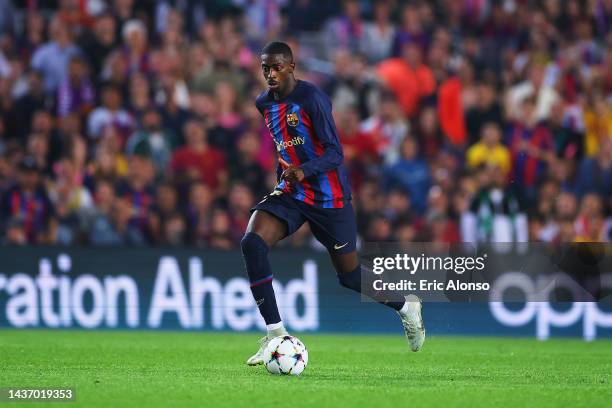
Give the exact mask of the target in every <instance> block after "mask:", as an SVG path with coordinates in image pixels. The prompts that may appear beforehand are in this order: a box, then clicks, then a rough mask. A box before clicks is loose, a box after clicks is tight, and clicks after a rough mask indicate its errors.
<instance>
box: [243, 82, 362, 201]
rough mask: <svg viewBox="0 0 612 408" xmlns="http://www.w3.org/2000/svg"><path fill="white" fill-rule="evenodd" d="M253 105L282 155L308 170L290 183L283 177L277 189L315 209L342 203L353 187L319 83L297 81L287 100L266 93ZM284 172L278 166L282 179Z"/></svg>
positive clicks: (289, 161) (325, 96)
mask: <svg viewBox="0 0 612 408" xmlns="http://www.w3.org/2000/svg"><path fill="white" fill-rule="evenodd" d="M255 105H256V106H257V109H259V112H261V114H262V115H263V117H264V119H265V121H266V126H267V127H268V129H269V130H270V134H271V135H272V138H273V139H274V143H275V144H276V150H277V153H278V155H279V158H281V159H283V160H284V161H285V162H286V163H287V164H289V165H295V166H299V167H300V168H301V169H302V170H303V171H304V176H305V178H304V180H303V182H301V183H299V184H296V185H291V186H290V185H288V183H287V182H285V181H284V180H283V181H279V183H278V184H277V186H276V188H275V190H281V191H283V192H286V193H290V194H291V196H292V197H293V198H295V199H296V200H300V201H303V202H305V203H306V204H310V205H313V206H316V207H322V208H342V207H344V204H345V203H346V201H348V200H350V198H351V191H350V187H349V183H348V179H347V173H346V170H345V168H344V165H343V164H342V160H343V158H344V155H343V153H342V145H341V144H340V139H339V138H338V131H337V130H336V125H335V123H334V119H333V117H332V106H331V101H330V100H329V98H328V97H327V95H325V94H324V93H323V92H322V91H321V90H320V89H319V88H317V87H316V86H315V85H313V84H311V83H309V82H306V81H302V80H298V81H297V85H296V86H295V88H294V89H293V91H291V93H290V94H289V95H287V96H286V97H285V98H283V99H281V100H277V101H275V100H274V98H273V97H272V95H271V93H270V91H266V92H263V93H262V94H261V95H259V96H258V97H257V100H256V101H255ZM282 170H283V169H282V167H281V165H280V164H279V166H278V167H277V173H278V176H279V178H280V174H281V173H282Z"/></svg>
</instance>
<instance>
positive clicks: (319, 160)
mask: <svg viewBox="0 0 612 408" xmlns="http://www.w3.org/2000/svg"><path fill="white" fill-rule="evenodd" d="M304 110H305V111H306V113H307V114H308V116H309V117H310V119H311V122H312V127H313V130H314V132H315V135H316V137H317V138H318V139H319V141H320V143H321V146H322V147H323V154H322V155H320V156H318V157H316V158H314V159H311V160H309V161H307V162H306V163H303V164H302V165H301V166H300V168H301V169H302V170H303V171H304V176H305V177H310V176H314V175H316V174H319V173H326V172H328V171H329V170H333V169H335V168H337V167H338V166H340V165H341V164H342V160H343V159H344V154H343V152H342V147H341V145H340V138H339V137H338V131H337V130H336V124H335V122H334V118H333V117H332V105H331V101H330V100H329V98H328V97H327V96H326V95H325V94H323V93H322V92H320V91H315V92H313V93H312V97H311V98H310V103H309V104H307V105H306V106H305V109H304Z"/></svg>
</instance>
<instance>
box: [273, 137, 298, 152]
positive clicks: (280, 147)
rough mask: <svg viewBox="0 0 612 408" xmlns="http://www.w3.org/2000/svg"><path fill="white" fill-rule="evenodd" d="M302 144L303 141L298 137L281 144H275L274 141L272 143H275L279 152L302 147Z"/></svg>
mask: <svg viewBox="0 0 612 408" xmlns="http://www.w3.org/2000/svg"><path fill="white" fill-rule="evenodd" d="M304 142H305V139H304V138H303V137H299V136H296V137H294V138H293V139H291V140H283V141H282V142H277V141H276V140H275V141H274V143H276V150H277V151H279V152H280V151H281V150H285V149H286V148H288V147H292V146H298V145H303V144H304Z"/></svg>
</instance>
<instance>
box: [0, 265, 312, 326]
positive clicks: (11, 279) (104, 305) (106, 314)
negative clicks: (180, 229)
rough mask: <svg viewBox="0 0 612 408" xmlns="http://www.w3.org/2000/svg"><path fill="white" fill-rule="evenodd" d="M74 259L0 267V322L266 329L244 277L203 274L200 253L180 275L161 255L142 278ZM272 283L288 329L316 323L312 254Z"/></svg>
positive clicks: (52, 324) (4, 323) (177, 269)
mask: <svg viewBox="0 0 612 408" xmlns="http://www.w3.org/2000/svg"><path fill="white" fill-rule="evenodd" d="M72 263H73V262H72V259H71V257H70V256H69V255H66V254H60V255H59V256H57V258H55V259H51V258H41V259H40V260H39V261H38V271H37V274H36V275H35V276H31V275H29V274H25V273H22V272H17V273H14V274H6V273H0V313H1V315H0V323H1V325H6V324H8V325H9V326H13V327H39V326H44V327H84V328H113V327H119V326H124V327H129V328H153V329H154V328H162V327H164V320H172V321H173V322H176V323H177V324H178V326H179V327H180V328H184V329H202V328H208V329H218V330H221V329H231V330H249V329H255V328H260V329H262V328H265V322H264V321H263V319H262V318H261V317H260V315H259V311H258V309H257V306H256V304H255V301H254V300H253V297H252V295H251V290H250V286H249V282H248V280H247V279H246V278H244V277H232V278H230V279H229V280H227V281H225V282H222V281H221V280H220V279H219V278H217V277H215V276H211V274H210V273H214V271H208V272H210V273H205V271H204V268H203V264H202V260H201V259H200V258H199V257H192V258H189V260H188V271H186V272H187V273H186V274H183V273H181V269H180V267H179V262H178V259H177V258H176V257H174V256H162V257H160V258H159V260H158V262H157V268H156V270H152V271H150V273H151V274H150V275H147V274H144V275H139V276H140V278H137V277H136V276H132V275H107V276H95V275H92V274H89V273H80V271H76V270H73V265H72ZM143 276H144V278H143ZM145 279H146V280H147V282H145V281H144V280H145ZM151 279H152V290H150V291H149V290H145V289H144V287H151V282H150V280H151ZM145 283H146V284H145ZM273 286H274V291H275V293H276V297H277V303H278V305H279V310H280V311H281V315H282V317H283V320H284V322H285V324H286V325H287V326H288V327H289V328H291V329H293V330H297V331H299V330H316V329H318V328H319V308H318V289H317V264H316V263H315V262H314V261H312V260H306V261H305V262H304V263H303V265H302V276H301V277H298V278H296V279H290V280H288V281H287V282H286V283H284V284H283V283H281V282H279V281H277V280H274V282H273ZM298 304H299V306H298ZM174 326H176V324H175V325H174Z"/></svg>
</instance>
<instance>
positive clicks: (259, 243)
mask: <svg viewBox="0 0 612 408" xmlns="http://www.w3.org/2000/svg"><path fill="white" fill-rule="evenodd" d="M240 249H241V250H242V255H243V256H245V257H250V256H258V255H266V254H267V253H268V245H267V244H266V242H265V241H264V240H263V239H262V238H261V237H260V236H259V235H257V234H256V233H254V232H247V233H246V234H244V237H242V240H241V241H240Z"/></svg>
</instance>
